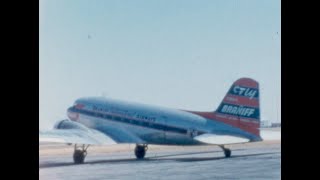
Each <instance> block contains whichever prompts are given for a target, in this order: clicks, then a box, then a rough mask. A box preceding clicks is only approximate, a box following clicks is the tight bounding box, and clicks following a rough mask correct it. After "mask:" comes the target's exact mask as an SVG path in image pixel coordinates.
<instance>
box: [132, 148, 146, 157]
mask: <svg viewBox="0 0 320 180" xmlns="http://www.w3.org/2000/svg"><path fill="white" fill-rule="evenodd" d="M134 153H135V155H136V158H137V159H143V158H144V156H145V155H146V150H145V147H143V146H136V148H135V149H134Z"/></svg>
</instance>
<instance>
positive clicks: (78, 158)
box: [73, 144, 89, 164]
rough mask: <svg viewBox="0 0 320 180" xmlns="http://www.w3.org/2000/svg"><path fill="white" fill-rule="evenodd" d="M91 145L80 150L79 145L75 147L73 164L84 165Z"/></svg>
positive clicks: (83, 146)
mask: <svg viewBox="0 0 320 180" xmlns="http://www.w3.org/2000/svg"><path fill="white" fill-rule="evenodd" d="M88 147H89V145H88V146H86V147H85V145H82V148H78V147H77V145H76V144H75V145H74V152H73V162H74V163H75V164H82V163H84V159H85V158H86V156H87V149H88Z"/></svg>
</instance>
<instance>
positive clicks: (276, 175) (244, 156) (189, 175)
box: [39, 130, 281, 180]
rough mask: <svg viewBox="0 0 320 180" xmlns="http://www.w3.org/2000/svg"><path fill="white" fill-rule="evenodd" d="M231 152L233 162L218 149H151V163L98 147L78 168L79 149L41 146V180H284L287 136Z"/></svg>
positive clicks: (121, 149) (128, 150)
mask: <svg viewBox="0 0 320 180" xmlns="http://www.w3.org/2000/svg"><path fill="white" fill-rule="evenodd" d="M275 132H281V130H276V131H275ZM278 134H279V133H278ZM273 136H274V134H273ZM226 147H227V148H230V149H231V150H232V155H231V157H230V158H225V157H224V154H223V151H222V150H221V148H219V147H218V146H214V145H208V146H156V145H149V148H148V151H147V154H146V156H145V159H144V160H136V158H135V155H134V148H135V145H129V144H122V145H112V146H92V147H89V149H88V155H87V157H86V160H85V163H84V164H81V165H75V164H73V160H72V153H73V146H68V145H61V144H39V179H41V180H50V179H54V180H57V179H59V180H60V179H67V180H81V179H86V180H87V179H165V180H171V179H172V180H180V179H192V180H197V179H281V137H280V140H279V139H278V140H276V138H274V139H269V140H266V141H263V142H256V143H246V144H236V145H227V146H226Z"/></svg>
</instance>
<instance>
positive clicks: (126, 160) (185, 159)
mask: <svg viewBox="0 0 320 180" xmlns="http://www.w3.org/2000/svg"><path fill="white" fill-rule="evenodd" d="M212 152H218V151H210V153H212ZM220 152H221V151H220ZM206 153H209V152H194V153H183V154H172V155H171V154H170V155H164V156H157V157H147V158H144V159H143V160H137V159H135V158H124V159H109V160H95V161H88V162H85V163H83V164H74V163H73V162H61V163H59V162H53V163H51V162H50V163H43V164H39V170H40V169H43V168H54V167H63V166H81V165H86V164H90V165H93V164H104V163H109V164H110V163H137V162H139V163H140V162H152V161H157V162H159V161H163V162H165V161H178V162H195V161H212V160H221V159H226V158H225V157H224V156H221V157H180V158H177V157H176V158H163V157H170V156H178V155H192V154H206ZM278 153H280V152H270V153H255V154H245V155H232V156H231V157H229V158H228V159H230V158H240V157H250V156H261V155H268V154H278Z"/></svg>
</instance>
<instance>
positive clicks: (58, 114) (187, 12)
mask: <svg viewBox="0 0 320 180" xmlns="http://www.w3.org/2000/svg"><path fill="white" fill-rule="evenodd" d="M280 8H281V7H280V1H276V0H264V1H263V0H255V1H254V0H242V1H239V0H228V1H225V0H199V1H195V0H161V1H160V0H68V1H65V0H40V9H39V16H40V19H39V25H40V29H39V32H40V34H39V44H40V49H39V57H40V58H39V63H40V66H39V68H40V69H39V92H40V93H39V104H40V107H39V117H40V120H39V129H47V128H51V126H52V125H53V124H54V122H55V121H57V120H61V119H64V118H66V109H67V108H68V107H69V106H71V105H72V104H73V102H74V100H75V99H77V98H79V97H84V96H101V95H105V96H106V97H111V98H115V99H122V100H128V101H134V102H142V103H146V104H155V105H160V106H166V107H172V108H178V109H189V110H199V111H212V110H215V109H216V108H217V107H218V105H219V104H220V102H221V100H222V99H223V97H224V95H225V94H226V92H227V91H228V89H229V88H230V86H231V84H232V83H233V82H234V81H235V80H237V79H238V78H240V77H251V78H253V79H255V80H257V81H258V82H259V83H260V91H261V97H260V101H261V118H262V120H266V119H267V120H271V121H273V122H277V121H281V38H280V37H281V25H280V24H281V21H280V19H281V11H280Z"/></svg>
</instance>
